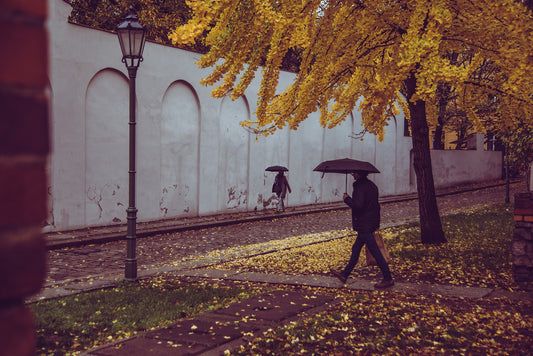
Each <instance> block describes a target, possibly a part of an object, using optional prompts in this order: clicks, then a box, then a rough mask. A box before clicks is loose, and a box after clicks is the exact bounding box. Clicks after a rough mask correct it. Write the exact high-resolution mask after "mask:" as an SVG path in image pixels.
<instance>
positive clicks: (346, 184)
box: [344, 173, 348, 194]
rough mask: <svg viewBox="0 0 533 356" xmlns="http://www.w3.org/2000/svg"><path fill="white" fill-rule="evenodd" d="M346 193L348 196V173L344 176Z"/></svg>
mask: <svg viewBox="0 0 533 356" xmlns="http://www.w3.org/2000/svg"><path fill="white" fill-rule="evenodd" d="M344 193H346V194H348V173H345V174H344Z"/></svg>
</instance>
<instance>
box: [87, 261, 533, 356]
mask: <svg viewBox="0 0 533 356" xmlns="http://www.w3.org/2000/svg"><path fill="white" fill-rule="evenodd" d="M176 275H177V276H181V277H194V278H212V279H216V280H217V281H220V280H221V279H223V280H229V281H245V282H262V283H269V284H283V285H294V286H310V287H322V288H324V287H325V288H341V287H342V285H341V283H340V282H339V281H338V280H337V279H336V278H334V277H328V276H287V275H277V274H264V273H250V272H243V273H240V272H236V271H224V270H198V269H195V270H187V271H179V272H176ZM374 283H375V282H372V281H367V280H357V279H349V280H348V283H347V284H346V285H345V287H344V288H348V289H353V290H366V291H372V290H374ZM387 291H388V292H390V293H405V294H416V295H429V294H436V295H441V296H445V297H461V298H472V299H479V298H508V299H512V300H521V301H531V302H533V296H532V295H531V294H528V293H525V292H507V291H503V290H494V289H491V288H481V287H458V286H449V285H435V284H413V283H396V284H395V285H394V286H393V287H392V288H389V289H387ZM340 302H342V299H340V298H337V297H335V296H334V295H333V294H331V293H330V294H321V293H320V292H316V291H313V290H310V289H301V288H299V289H294V290H275V291H272V292H267V293H263V294H260V295H257V296H254V297H252V298H249V299H246V300H243V301H240V302H237V303H234V304H231V305H230V306H229V307H227V308H224V309H219V310H215V311H212V312H206V313H202V314H199V315H195V316H194V317H190V318H185V319H182V320H179V321H178V322H176V323H174V324H171V325H168V326H166V327H164V328H161V329H157V330H153V331H148V332H144V333H140V334H137V335H135V336H134V337H132V338H129V339H125V340H121V341H118V342H115V343H112V344H109V345H105V346H102V347H98V348H96V349H93V350H90V351H88V352H85V353H83V355H87V356H89V355H90V356H111V355H113V356H122V355H124V356H136V355H139V356H141V355H223V354H224V351H225V350H231V349H235V348H237V347H238V346H240V345H244V344H246V343H247V342H248V341H250V340H252V339H253V338H255V337H259V336H261V335H262V333H263V332H264V331H266V330H268V329H270V328H275V327H279V326H283V325H287V324H289V323H290V322H292V321H297V320H298V319H300V318H304V317H308V316H311V315H313V314H315V313H318V312H321V311H324V310H326V309H327V308H329V307H330V306H332V305H334V304H336V303H340Z"/></svg>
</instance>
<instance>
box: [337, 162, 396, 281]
mask: <svg viewBox="0 0 533 356" xmlns="http://www.w3.org/2000/svg"><path fill="white" fill-rule="evenodd" d="M367 175H368V172H366V171H356V172H354V173H352V176H353V177H354V179H355V182H354V183H353V193H352V197H350V196H349V195H348V194H346V193H344V195H343V200H344V202H345V203H346V204H347V205H348V206H349V207H350V208H351V209H352V227H353V229H354V230H355V231H357V238H356V239H355V242H354V244H353V246H352V255H351V257H350V261H348V264H347V265H346V267H345V268H344V270H343V271H342V272H339V271H336V270H331V273H332V274H333V275H334V276H336V277H337V278H338V279H339V280H340V281H341V282H342V283H343V284H344V283H346V280H347V279H348V276H349V275H350V273H351V272H352V270H353V269H354V268H355V265H356V264H357V261H358V260H359V255H360V253H361V249H362V248H363V245H365V244H366V245H367V247H368V250H369V251H370V253H371V254H372V256H374V258H375V259H376V262H377V264H378V266H379V268H380V269H381V273H382V274H383V280H382V281H381V282H379V283H377V284H375V285H374V287H375V288H378V289H383V288H388V287H391V286H393V285H394V281H393V280H392V276H391V273H390V270H389V265H388V264H387V261H385V258H384V257H383V255H382V254H381V251H380V250H379V247H378V245H377V243H376V239H375V237H374V232H375V231H376V230H377V229H379V223H380V206H379V202H378V197H379V192H378V187H377V186H376V185H375V184H374V183H373V182H371V181H370V180H368V178H367Z"/></svg>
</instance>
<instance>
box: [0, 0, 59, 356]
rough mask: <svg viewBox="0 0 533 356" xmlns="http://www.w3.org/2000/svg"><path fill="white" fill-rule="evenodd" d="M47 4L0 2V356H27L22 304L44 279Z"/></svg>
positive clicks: (29, 335)
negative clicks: (43, 228)
mask: <svg viewBox="0 0 533 356" xmlns="http://www.w3.org/2000/svg"><path fill="white" fill-rule="evenodd" d="M46 11H47V2H46V1H43V0H24V1H20V0H2V1H0V48H1V52H2V55H1V57H0V58H1V62H0V110H1V111H0V112H1V115H0V350H1V351H0V353H1V354H2V355H15V356H19V355H34V354H35V336H34V331H33V316H32V314H31V312H30V310H29V309H28V308H27V307H26V306H25V305H24V301H25V298H27V297H28V296H30V295H32V294H34V293H36V292H38V291H39V290H40V288H41V286H42V283H43V280H44V275H45V271H46V268H45V260H46V246H45V243H44V238H43V236H42V234H41V224H42V221H43V220H44V219H45V218H46V199H47V198H46V187H47V183H46V174H45V166H46V157H47V155H48V151H49V147H48V90H47V88H48V77H47V75H48V74H47V72H48V44H47V34H46V29H45V20H46Z"/></svg>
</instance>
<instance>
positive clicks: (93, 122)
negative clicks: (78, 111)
mask: <svg viewBox="0 0 533 356" xmlns="http://www.w3.org/2000/svg"><path fill="white" fill-rule="evenodd" d="M128 122H129V84H128V79H127V78H126V77H125V76H124V75H123V74H122V73H121V72H119V71H117V70H114V69H103V70H101V71H99V72H98V73H96V75H95V76H94V77H93V78H92V79H91V80H90V82H89V85H88V86H87V92H86V96H85V145H86V148H85V179H86V180H85V220H86V224H87V225H95V224H104V223H111V222H122V223H124V222H126V208H127V206H128V159H129V158H128V142H129V138H128V137H129V135H128V134H129V125H128Z"/></svg>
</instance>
